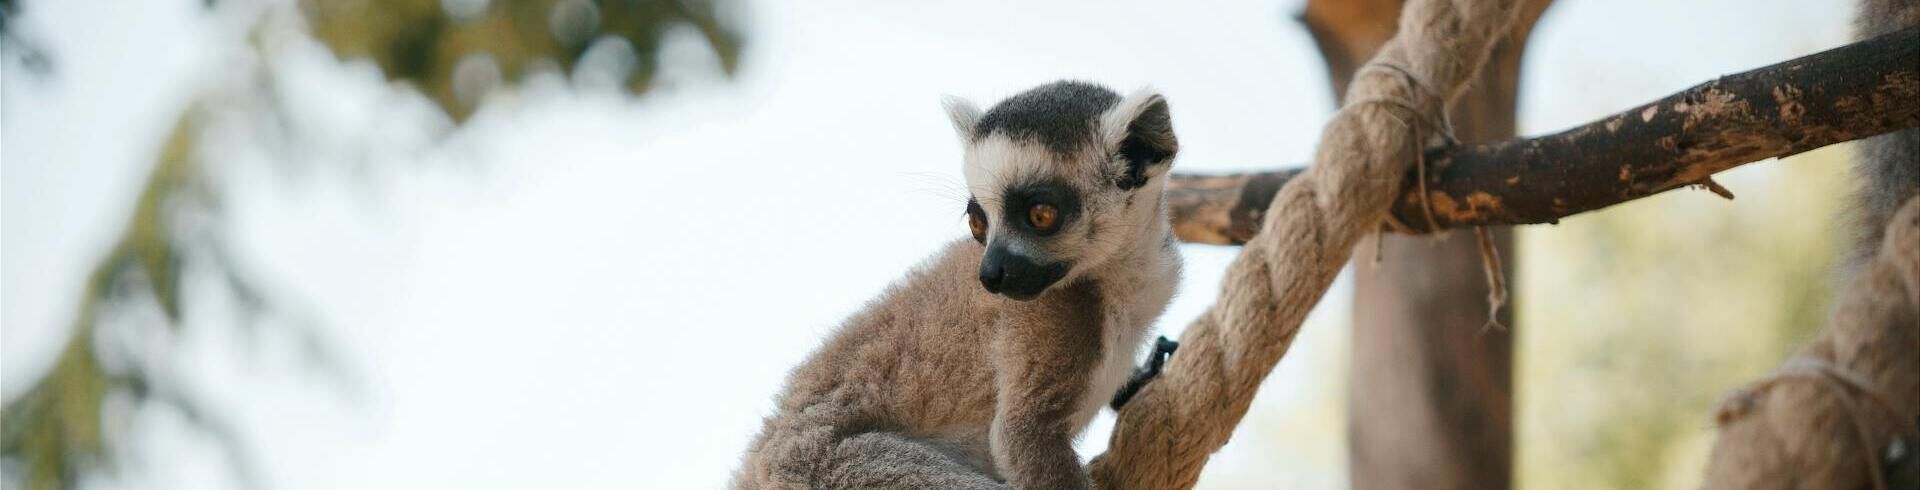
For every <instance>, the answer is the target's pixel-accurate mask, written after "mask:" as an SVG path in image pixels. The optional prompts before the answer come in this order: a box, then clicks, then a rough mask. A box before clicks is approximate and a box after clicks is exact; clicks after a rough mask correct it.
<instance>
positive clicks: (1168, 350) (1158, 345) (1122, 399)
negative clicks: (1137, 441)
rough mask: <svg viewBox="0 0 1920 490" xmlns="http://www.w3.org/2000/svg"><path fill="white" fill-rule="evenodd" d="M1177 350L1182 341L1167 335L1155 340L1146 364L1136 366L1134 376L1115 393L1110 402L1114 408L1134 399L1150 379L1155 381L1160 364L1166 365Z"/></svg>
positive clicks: (1116, 408)
mask: <svg viewBox="0 0 1920 490" xmlns="http://www.w3.org/2000/svg"><path fill="white" fill-rule="evenodd" d="M1176 350H1180V343H1179V342H1175V341H1173V340H1172V339H1168V338H1166V337H1165V336H1161V337H1160V339H1159V340H1155V341H1153V352H1152V353H1149V354H1147V363H1146V365H1144V366H1140V367H1138V368H1134V370H1133V378H1132V379H1128V380H1127V384H1124V385H1120V391H1119V392H1117V393H1114V394H1113V403H1111V404H1110V405H1111V406H1112V407H1113V409H1114V410H1119V409H1120V406H1121V405H1126V404H1127V400H1130V399H1132V398H1133V394H1134V393H1139V392H1140V388H1144V387H1146V386H1147V382H1148V381H1153V378H1154V377H1155V376H1159V375H1160V366H1164V365H1166V364H1167V359H1168V358H1171V357H1173V351H1176Z"/></svg>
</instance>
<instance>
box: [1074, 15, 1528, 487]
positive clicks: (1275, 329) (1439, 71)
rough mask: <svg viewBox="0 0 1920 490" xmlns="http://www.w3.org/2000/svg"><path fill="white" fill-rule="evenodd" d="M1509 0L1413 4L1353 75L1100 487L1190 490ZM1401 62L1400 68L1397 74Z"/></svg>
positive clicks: (1124, 433)
mask: <svg viewBox="0 0 1920 490" xmlns="http://www.w3.org/2000/svg"><path fill="white" fill-rule="evenodd" d="M1518 4H1519V2H1518V1H1517V0H1414V1H1411V2H1408V3H1407V5H1406V7H1405V9H1404V10H1402V12H1401V16H1400V26H1399V31H1398V35H1396V36H1395V37H1394V39H1393V40H1391V41H1389V42H1388V43H1387V44H1386V46H1384V47H1382V48H1381V50H1380V52H1379V54H1378V55H1376V56H1375V57H1374V59H1373V61H1372V63H1374V64H1378V65H1383V66H1390V67H1393V68H1392V69H1386V70H1366V71H1364V72H1362V73H1359V74H1357V76H1356V77H1355V79H1354V81H1353V83H1352V85H1350V86H1349V88H1348V90H1347V94H1348V98H1349V100H1353V101H1369V102H1365V103H1349V104H1346V105H1345V106H1344V107H1342V108H1341V110H1340V112H1339V113H1337V114H1335V115H1334V118H1333V120H1332V121H1330V122H1329V123H1328V124H1327V126H1326V129H1325V130H1324V131H1323V132H1322V133H1321V140H1320V145H1319V147H1318V149H1317V150H1316V153H1315V155H1314V163H1313V166H1312V167H1311V168H1308V169H1307V171H1306V172H1305V173H1304V174H1302V175H1301V176H1300V177H1298V178H1296V179H1293V180H1292V181H1290V182H1288V183H1287V184H1286V186H1285V187H1283V188H1281V190H1280V192H1279V193H1278V194H1277V195H1276V196H1275V198H1274V200H1273V203H1272V205H1271V206H1270V207H1269V208H1268V209H1267V213H1266V215H1265V216H1266V221H1265V223H1263V224H1262V227H1263V228H1264V229H1263V230H1261V232H1260V233H1259V234H1258V235H1256V236H1255V237H1254V239H1253V240H1252V241H1250V242H1248V243H1247V244H1246V246H1245V247H1244V248H1242V249H1241V252H1240V256H1239V258H1237V259H1235V260H1234V263H1233V265H1232V266H1230V268H1229V269H1228V271H1227V278H1226V280H1225V282H1224V284H1222V285H1221V293H1220V299H1219V301H1218V302H1217V303H1215V304H1214V305H1213V306H1212V307H1211V308H1209V309H1208V310H1207V312H1206V313H1204V314H1202V315H1201V316H1200V318H1198V319H1196V320H1194V322H1193V324H1192V325H1190V326H1189V327H1187V330H1186V333H1185V334H1184V335H1182V336H1181V339H1180V344H1181V347H1180V354H1179V355H1176V356H1173V359H1172V361H1171V362H1169V363H1168V364H1167V366H1166V367H1165V369H1164V370H1163V371H1162V373H1161V375H1160V377H1159V378H1158V379H1156V380H1155V381H1154V382H1153V383H1150V384H1148V385H1147V386H1146V388H1145V389H1143V390H1141V392H1140V393H1139V394H1138V395H1136V397H1135V398H1134V399H1133V400H1132V401H1131V402H1129V403H1128V404H1127V405H1126V406H1125V407H1124V408H1123V409H1122V410H1121V411H1120V418H1119V421H1118V422H1117V423H1116V424H1115V427H1114V433H1113V438H1112V439H1111V443H1110V445H1109V448H1108V451H1107V453H1106V454H1104V455H1101V456H1100V457H1099V458H1096V459H1095V460H1094V462H1093V465H1092V468H1091V470H1092V473H1093V477H1094V480H1095V481H1096V482H1098V483H1099V484H1100V486H1102V487H1103V488H1141V489H1181V488H1191V487H1192V486H1193V485H1194V483H1195V481H1196V480H1197V479H1198V478H1199V475H1200V470H1201V468H1202V467H1204V466H1205V464H1206V462H1207V459H1208V457H1210V456H1211V455H1212V454H1213V452H1214V451H1217V450H1219V449H1220V447H1221V446H1222V445H1225V444H1226V442H1227V439H1228V438H1229V437H1231V436H1232V434H1233V429H1234V427H1235V426H1237V425H1238V424H1239V422H1240V419H1241V418H1242V417H1243V416H1245V415H1246V412H1247V408H1248V406H1249V405H1250V404H1251V403H1252V402H1253V396H1254V392H1255V390H1256V389H1257V388H1258V387H1259V386H1260V382H1261V381H1262V380H1264V379H1266V376H1267V373H1269V372H1271V371H1272V370H1273V366H1274V365H1275V364H1276V363H1278V362H1279V361H1280V358H1281V357H1282V356H1284V355H1286V352H1287V349H1288V347H1290V346H1291V345H1292V343H1293V338H1294V336H1295V335H1296V334H1297V333H1299V329H1300V324H1301V322H1302V321H1304V320H1305V319H1306V315H1307V312H1308V311H1309V310H1311V309H1312V308H1313V305H1314V304H1315V303H1318V302H1319V300H1320V297H1321V296H1323V295H1325V294H1326V291H1327V288H1328V287H1329V286H1331V285H1332V283H1333V278H1334V276H1335V275H1337V274H1338V273H1339V271H1340V269H1341V268H1342V267H1343V266H1344V265H1345V264H1346V262H1347V259H1348V257H1349V256H1350V255H1351V254H1352V251H1353V248H1354V245H1355V244H1356V243H1357V242H1358V241H1359V240H1360V238H1361V237H1364V236H1366V235H1367V234H1368V233H1372V232H1373V231H1375V230H1378V229H1379V228H1380V226H1382V224H1383V222H1384V220H1385V219H1386V217H1387V214H1388V210H1389V206H1391V205H1392V203H1393V200H1394V199H1395V196H1396V195H1397V191H1398V190H1399V189H1400V183H1401V179H1403V178H1404V177H1405V176H1406V174H1407V171H1408V170H1410V169H1411V166H1412V165H1413V164H1414V161H1415V160H1416V159H1417V158H1418V157H1419V155H1420V149H1421V148H1422V147H1423V146H1424V145H1422V144H1421V143H1422V142H1421V141H1419V140H1418V139H1419V135H1418V133H1419V132H1420V130H1421V124H1420V123H1418V122H1417V121H1422V120H1442V119H1440V115H1441V114H1445V108H1446V104H1447V102H1449V101H1451V100H1452V99H1453V98H1454V97H1455V96H1457V95H1459V93H1460V91H1461V88H1462V87H1463V85H1464V84H1465V83H1466V81H1467V80H1468V79H1469V78H1470V77H1471V76H1472V75H1473V74H1474V72H1475V71H1477V70H1478V69H1479V67H1480V65H1481V64H1482V63H1484V62H1485V61H1486V59H1487V55H1488V53H1489V51H1490V50H1491V48H1492V46H1493V44H1494V42H1495V41H1497V40H1498V39H1499V37H1500V36H1502V35H1504V34H1505V33H1506V32H1508V30H1509V29H1510V26H1511V25H1512V23H1513V20H1514V17H1515V15H1516V13H1517V12H1518V10H1519V9H1518ZM1394 72H1402V73H1404V74H1405V75H1406V76H1404V77H1402V76H1396V75H1395V74H1394Z"/></svg>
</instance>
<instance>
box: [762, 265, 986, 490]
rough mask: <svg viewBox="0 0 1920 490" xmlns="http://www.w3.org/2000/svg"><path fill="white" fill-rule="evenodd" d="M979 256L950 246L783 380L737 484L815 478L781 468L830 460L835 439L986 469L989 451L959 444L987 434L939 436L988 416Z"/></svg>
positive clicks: (853, 319) (975, 424) (889, 290)
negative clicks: (929, 448)
mask: <svg viewBox="0 0 1920 490" xmlns="http://www.w3.org/2000/svg"><path fill="white" fill-rule="evenodd" d="M980 255H981V251H980V247H979V246H977V245H975V244H973V243H971V242H967V241H955V242H954V243H952V244H950V245H948V246H947V247H946V248H945V249H943V250H942V251H941V252H940V253H939V254H938V255H935V256H934V257H933V258H931V259H930V260H929V261H928V262H927V263H925V264H923V265H922V266H921V267H919V268H916V269H915V270H914V271H913V272H911V273H909V274H908V275H907V276H906V278H904V279H902V280H901V281H900V282H897V283H895V284H893V285H892V286H890V287H888V288H887V290H886V291H885V292H883V293H881V294H880V296H879V297H877V298H875V299H874V300H873V301H871V302H870V303H868V304H867V306H866V307H865V308H863V309H862V310H861V311H860V312H859V313H856V314H854V315H853V316H852V317H851V318H849V319H847V321H846V322H845V323H843V324H841V325H840V327H839V328H837V329H836V330H835V331H834V333H833V334H832V336H831V337H829V338H828V339H827V341H826V342H825V343H823V344H822V345H821V346H820V348H819V349H817V350H815V351H814V352H813V353H812V354H811V355H810V356H809V358H808V359H807V361H806V362H805V363H803V364H801V365H800V366H799V367H798V368H795V369H794V371H793V373H792V374H791V375H790V376H789V377H788V383H789V384H788V386H787V387H786V389H785V391H784V392H782V393H781V395H780V397H779V402H778V408H777V409H776V413H774V414H773V415H772V416H770V417H768V418H767V420H766V426H765V427H764V428H762V430H761V432H760V435H759V436H757V437H756V438H755V439H754V441H753V443H752V446H751V447H750V448H749V450H748V453H747V461H746V464H745V465H744V467H743V468H742V472H743V473H745V474H742V475H738V476H736V478H735V482H734V483H735V486H736V487H739V488H758V486H757V485H755V480H757V477H758V476H761V475H756V474H755V473H756V472H760V473H766V474H777V473H782V472H787V471H793V472H809V471H812V470H814V468H784V469H783V468H779V466H781V465H785V464H797V463H805V462H816V461H828V460H831V459H832V458H830V457H827V455H826V454H824V453H826V452H831V451H833V450H834V444H835V443H836V442H838V441H839V440H840V439H842V438H844V437H846V436H848V435H850V434H853V433H858V432H872V431H885V432H897V433H902V434H906V435H911V436H917V437H921V438H928V439H936V440H937V439H944V440H951V441H953V442H954V443H953V447H951V448H947V449H949V451H947V453H948V454H947V456H954V457H958V458H961V459H964V460H972V461H974V464H973V465H972V466H974V467H975V469H977V470H986V469H988V468H987V466H990V463H988V462H987V461H986V460H985V458H988V457H989V456H987V454H986V448H985V447H969V446H971V444H967V443H966V442H964V441H967V440H977V441H978V443H979V444H982V445H983V444H984V443H985V439H986V434H985V433H978V434H949V433H945V432H944V430H945V429H948V428H954V427H985V426H987V425H988V424H989V423H990V422H991V420H992V417H993V412H992V408H993V406H994V403H993V400H992V399H991V396H992V395H993V390H992V389H989V386H988V385H990V384H991V383H993V371H992V369H991V368H990V360H989V358H988V357H987V351H986V350H987V349H989V348H991V345H990V343H989V342H988V341H987V339H988V338H989V335H988V333H989V331H990V329H992V328H993V316H994V315H995V309H994V303H993V302H994V297H992V296H990V295H987V294H985V293H984V292H982V291H981V290H980V285H979V282H978V279H976V277H977V276H976V272H975V271H976V268H977V266H978V264H979V262H980ZM914 390H930V391H928V392H924V393H923V392H916V391H914ZM981 396H985V397H988V398H987V399H979V400H975V399H967V398H965V397H976V398H977V397H981ZM903 414H906V415H907V416H902V415H903ZM796 480H801V481H804V480H805V479H804V478H800V479H796Z"/></svg>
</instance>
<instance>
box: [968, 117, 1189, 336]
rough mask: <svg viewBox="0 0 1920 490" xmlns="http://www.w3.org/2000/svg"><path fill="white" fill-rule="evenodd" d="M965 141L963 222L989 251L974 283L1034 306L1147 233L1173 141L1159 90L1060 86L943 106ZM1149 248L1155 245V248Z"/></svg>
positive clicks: (1156, 211)
mask: <svg viewBox="0 0 1920 490" xmlns="http://www.w3.org/2000/svg"><path fill="white" fill-rule="evenodd" d="M947 112H948V115H949V116H950V117H951V118H952V119H953V123H954V127H955V128H956V129H958V130H959V131H960V133H961V134H960V136H961V139H962V141H964V142H965V143H966V171H965V173H966V180H967V189H968V191H969V194H970V196H969V197H970V198H969V199H968V201H967V211H966V216H967V225H968V228H970V231H971V232H972V233H973V238H974V240H975V241H978V242H980V244H981V245H982V246H984V247H986V251H985V253H984V254H983V255H982V258H981V261H980V284H981V285H982V286H984V287H985V288H986V289H987V291H988V292H991V293H995V294H1000V295H1004V296H1006V297H1008V298H1013V299H1017V300H1029V299H1033V298H1035V297H1038V296H1039V295H1040V293H1043V292H1046V290H1047V289H1048V288H1050V287H1052V286H1053V285H1055V284H1059V283H1062V282H1063V281H1065V282H1070V281H1072V280H1074V279H1075V278H1077V277H1079V274H1080V273H1083V272H1085V271H1087V270H1092V269H1096V268H1098V267H1099V266H1100V265H1101V264H1102V263H1104V262H1105V261H1106V260H1107V259H1109V258H1112V257H1113V256H1114V255H1115V254H1116V253H1118V252H1120V251H1121V250H1122V249H1123V248H1124V246H1125V245H1127V244H1130V243H1137V242H1138V241H1140V240H1157V239H1158V237H1154V236H1147V231H1148V230H1150V229H1151V226H1150V225H1152V224H1153V223H1152V220H1156V219H1162V217H1161V215H1160V191H1161V188H1162V187H1164V185H1165V180H1166V179H1165V178H1164V176H1165V175H1166V171H1167V169H1168V167H1170V166H1171V165H1172V161H1173V156H1174V153H1175V151H1176V150H1177V148H1178V144H1177V143H1176V141H1175V140H1174V137H1173V127H1172V124H1171V121H1170V119H1169V117H1168V112H1167V104H1166V101H1165V99H1163V98H1161V97H1160V95H1159V94H1156V93H1152V92H1147V91H1142V92H1139V93H1136V94H1134V95H1132V96H1129V97H1126V98H1124V99H1122V98H1121V97H1120V96H1119V95H1117V94H1115V93H1113V92H1112V91H1109V90H1107V89H1105V88H1101V87H1099V86H1095V85H1090V84H1085V83H1078V82H1056V83H1052V84H1048V85H1043V86H1040V87H1038V88H1035V89H1032V90H1029V91H1027V92H1025V93H1022V94H1020V95H1016V96H1014V97H1012V98H1009V99H1007V100H1006V101H1003V102H1001V103H1000V104H998V105H996V106H994V107H993V109H992V110H989V111H987V112H986V113H984V114H982V113H981V112H980V110H979V109H977V108H975V107H974V106H973V104H971V103H968V102H966V101H964V100H959V99H949V100H948V102H947ZM1155 245H1158V244H1157V243H1156V244H1155Z"/></svg>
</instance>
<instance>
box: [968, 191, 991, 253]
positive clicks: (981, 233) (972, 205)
mask: <svg viewBox="0 0 1920 490" xmlns="http://www.w3.org/2000/svg"><path fill="white" fill-rule="evenodd" d="M967 228H968V229H970V230H972V231H973V241H976V242H980V243H983V244H984V243H987V210H985V209H980V203H979V202H977V201H974V200H971V199H969V200H967Z"/></svg>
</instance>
